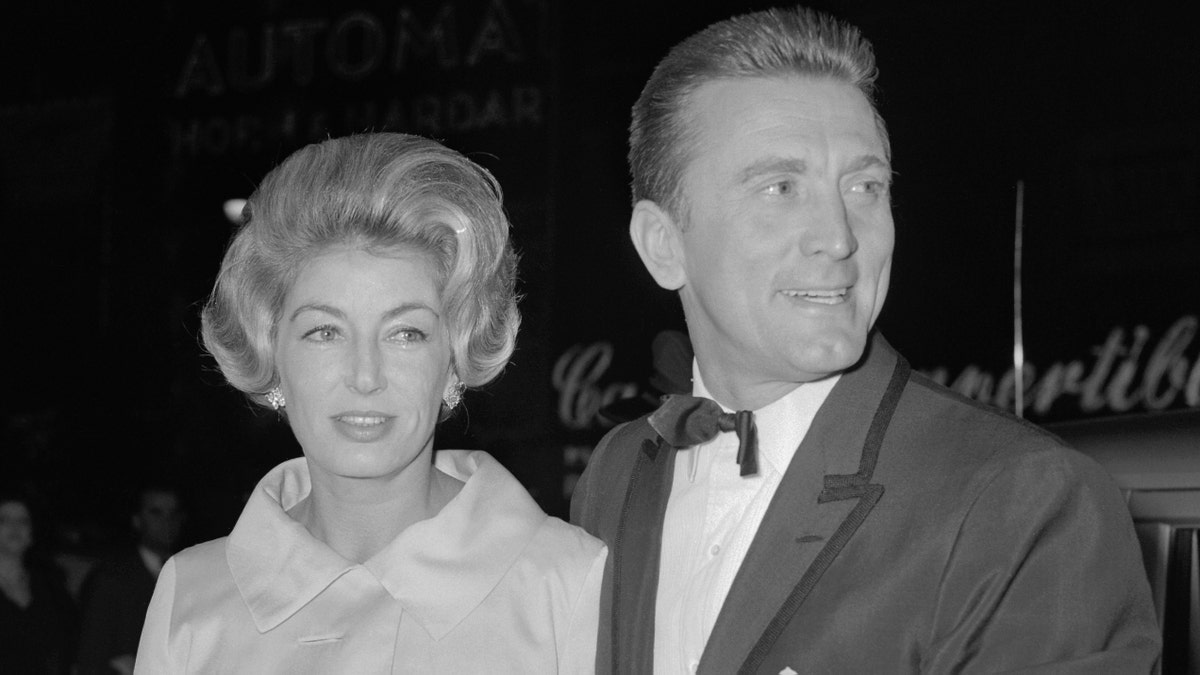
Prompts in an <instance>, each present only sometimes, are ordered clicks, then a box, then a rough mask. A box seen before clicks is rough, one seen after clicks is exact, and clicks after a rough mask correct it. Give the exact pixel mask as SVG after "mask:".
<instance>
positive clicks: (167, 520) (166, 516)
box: [133, 492, 183, 553]
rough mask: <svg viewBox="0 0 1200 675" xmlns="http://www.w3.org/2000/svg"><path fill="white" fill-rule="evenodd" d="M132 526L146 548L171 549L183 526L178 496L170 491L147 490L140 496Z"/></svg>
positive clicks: (162, 550) (167, 551)
mask: <svg viewBox="0 0 1200 675" xmlns="http://www.w3.org/2000/svg"><path fill="white" fill-rule="evenodd" d="M133 527H134V529H135V530H137V532H138V536H139V538H140V542H141V544H142V545H143V546H145V547H146V548H148V549H150V550H152V551H157V552H162V553H169V552H171V551H173V550H174V548H175V544H176V543H178V542H179V533H180V530H181V529H182V528H183V512H182V510H181V509H180V508H179V498H178V497H176V496H175V495H174V494H172V493H170V492H147V493H146V494H145V495H143V496H142V508H141V509H140V510H139V511H138V512H137V514H135V515H134V517H133Z"/></svg>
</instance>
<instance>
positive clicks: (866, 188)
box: [850, 180, 888, 195]
mask: <svg viewBox="0 0 1200 675" xmlns="http://www.w3.org/2000/svg"><path fill="white" fill-rule="evenodd" d="M887 187H888V186H887V183H885V182H883V181H881V180H864V181H861V182H858V183H855V184H854V185H852V186H851V187H850V191H851V192H861V193H863V194H869V195H879V194H883V193H885V192H887Z"/></svg>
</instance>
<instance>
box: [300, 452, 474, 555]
mask: <svg viewBox="0 0 1200 675" xmlns="http://www.w3.org/2000/svg"><path fill="white" fill-rule="evenodd" d="M311 468H312V467H311V465H310V476H312V491H311V492H310V493H309V496H308V498H307V499H305V500H303V501H302V502H300V503H299V504H297V505H296V506H295V507H294V508H292V509H291V511H289V512H288V513H289V515H291V516H292V518H293V519H295V520H296V521H297V522H299V523H301V524H302V525H304V526H305V527H306V528H307V529H308V531H309V533H310V534H312V535H313V536H314V537H316V538H317V539H319V540H321V541H322V542H324V543H325V544H326V545H328V546H329V547H330V548H332V549H333V550H334V551H336V552H337V553H338V554H339V555H341V556H342V557H343V558H346V559H347V560H350V561H353V562H357V563H363V562H366V561H367V560H369V559H370V558H371V557H373V556H374V555H375V554H376V553H378V552H379V551H381V550H382V549H383V548H384V547H385V546H387V545H388V544H390V543H391V542H392V541H393V540H395V538H396V537H398V536H400V533H401V532H403V531H404V530H406V529H408V528H409V526H411V525H413V524H414V523H418V522H420V521H422V520H428V519H429V518H432V517H434V516H436V515H437V514H438V513H439V512H440V511H441V510H442V507H444V506H445V505H446V504H448V503H449V502H450V500H451V499H453V498H454V496H455V495H457V494H458V491H459V490H460V489H461V488H462V485H463V484H462V483H461V482H460V481H458V480H456V479H454V478H451V477H450V476H447V475H446V474H444V473H442V472H441V471H438V470H437V469H435V468H434V467H433V465H432V464H431V463H430V464H422V465H421V467H420V469H421V470H419V471H418V470H416V469H418V467H417V466H412V467H410V468H409V469H408V470H406V471H404V472H401V473H400V474H399V475H397V476H393V477H389V478H376V479H367V478H343V477H338V476H328V475H326V474H321V473H314V472H312V471H311Z"/></svg>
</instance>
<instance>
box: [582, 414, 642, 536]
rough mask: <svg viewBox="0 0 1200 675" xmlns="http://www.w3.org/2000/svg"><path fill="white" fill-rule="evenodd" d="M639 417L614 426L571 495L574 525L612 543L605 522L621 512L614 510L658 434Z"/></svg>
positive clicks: (597, 445) (595, 450)
mask: <svg viewBox="0 0 1200 675" xmlns="http://www.w3.org/2000/svg"><path fill="white" fill-rule="evenodd" d="M648 417H649V416H648V415H646V416H643V417H639V418H638V419H635V420H632V421H630V422H625V423H623V424H620V425H618V426H616V427H613V429H612V430H610V431H609V432H608V433H607V434H605V435H604V437H603V438H601V439H600V442H599V443H597V444H596V447H595V449H594V450H592V454H591V456H590V457H589V458H588V463H587V468H585V469H584V471H583V475H582V476H580V478H579V481H578V482H577V483H576V484H575V490H574V493H573V494H572V496H571V522H572V523H573V524H575V525H578V526H580V527H582V528H584V529H585V530H587V531H588V532H589V533H591V534H593V535H595V536H598V537H600V538H601V539H604V540H605V541H608V540H607V539H606V538H605V536H604V534H603V532H604V531H605V528H604V527H602V526H601V521H605V522H608V521H609V520H612V518H613V517H614V515H613V514H615V513H616V511H617V510H618V509H615V508H613V507H614V506H615V505H617V504H619V503H620V502H619V501H617V500H619V499H621V498H622V497H623V495H624V494H625V487H626V485H628V483H629V479H630V477H631V476H632V474H633V468H634V465H635V464H636V463H637V457H638V454H639V453H640V452H641V448H642V447H643V445H644V444H645V443H647V442H652V441H653V439H654V438H656V437H657V434H656V433H655V432H654V429H653V428H652V427H651V426H650V423H649V422H648V421H647V418H648Z"/></svg>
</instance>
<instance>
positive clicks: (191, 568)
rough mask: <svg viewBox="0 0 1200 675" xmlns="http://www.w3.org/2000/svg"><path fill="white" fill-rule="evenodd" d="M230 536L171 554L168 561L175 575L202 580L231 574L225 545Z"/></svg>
mask: <svg viewBox="0 0 1200 675" xmlns="http://www.w3.org/2000/svg"><path fill="white" fill-rule="evenodd" d="M228 542H229V537H220V538H218V539H213V540H211V541H206V542H203V543H200V544H196V545H195V546H189V547H187V548H185V549H183V550H182V551H180V552H178V553H176V554H175V555H173V556H171V559H170V560H169V561H168V564H170V565H171V566H172V568H173V571H174V573H175V576H176V577H178V578H179V579H181V580H183V579H186V580H188V581H193V580H195V581H200V580H203V579H212V578H214V577H219V576H228V575H229V563H228V562H227V559H226V557H225V547H226V544H227V543H228Z"/></svg>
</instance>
